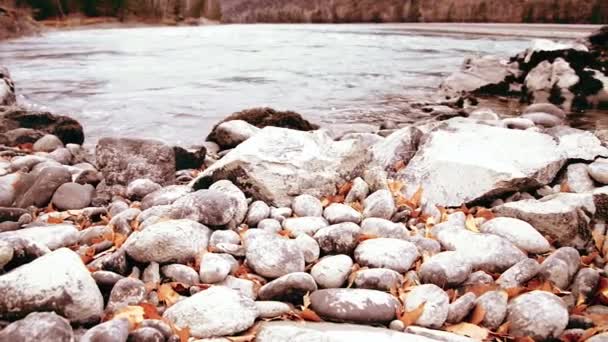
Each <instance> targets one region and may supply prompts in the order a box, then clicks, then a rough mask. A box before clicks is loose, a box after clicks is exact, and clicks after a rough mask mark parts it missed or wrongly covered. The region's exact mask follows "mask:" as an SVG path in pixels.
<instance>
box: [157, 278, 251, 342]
mask: <svg viewBox="0 0 608 342" xmlns="http://www.w3.org/2000/svg"><path fill="white" fill-rule="evenodd" d="M256 317H257V310H256V307H255V304H254V302H253V300H251V299H250V298H247V297H244V296H243V295H241V294H240V293H239V292H237V291H235V290H232V289H229V288H227V287H223V286H213V287H211V288H209V289H207V290H205V291H202V292H199V293H197V294H195V295H193V296H192V297H189V298H186V299H184V300H182V301H180V302H178V303H176V304H174V305H173V306H171V307H170V308H168V309H167V310H166V311H165V313H164V314H163V318H166V319H169V320H170V321H171V322H173V323H174V324H175V325H176V326H177V327H178V328H180V329H183V328H186V327H188V328H189V329H190V335H191V336H192V337H194V338H207V337H214V336H225V335H228V336H232V335H235V334H236V333H239V332H241V331H244V330H247V329H248V328H250V327H251V326H252V325H253V323H254V322H255V319H256Z"/></svg>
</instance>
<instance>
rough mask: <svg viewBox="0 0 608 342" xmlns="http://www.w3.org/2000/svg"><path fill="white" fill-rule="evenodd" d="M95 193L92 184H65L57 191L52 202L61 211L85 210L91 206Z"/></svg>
mask: <svg viewBox="0 0 608 342" xmlns="http://www.w3.org/2000/svg"><path fill="white" fill-rule="evenodd" d="M94 192H95V188H94V187H93V186H92V185H90V184H86V185H81V184H78V183H65V184H62V185H61V186H59V188H58V189H57V191H55V194H54V195H53V198H52V200H51V202H52V203H53V205H54V206H55V207H56V208H57V209H59V210H61V211H63V210H78V209H83V208H86V207H88V206H89V205H90V204H91V200H92V199H93V193H94Z"/></svg>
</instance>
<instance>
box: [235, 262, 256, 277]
mask: <svg viewBox="0 0 608 342" xmlns="http://www.w3.org/2000/svg"><path fill="white" fill-rule="evenodd" d="M249 273H252V270H251V269H250V268H249V267H248V266H247V264H246V263H244V262H243V263H242V264H241V265H240V266H239V268H238V269H237V270H236V272H234V276H235V277H237V278H241V277H242V276H247V275H249Z"/></svg>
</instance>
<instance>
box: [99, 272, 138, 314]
mask: <svg viewBox="0 0 608 342" xmlns="http://www.w3.org/2000/svg"><path fill="white" fill-rule="evenodd" d="M145 296H146V286H145V285H144V283H143V282H142V281H141V280H139V279H134V278H131V277H128V278H123V279H120V280H119V281H118V282H117V283H116V285H114V287H113V288H112V292H111V293H110V298H109V299H108V305H107V306H106V311H107V312H108V313H113V312H115V311H116V310H119V309H122V308H124V307H126V306H129V305H137V304H139V303H141V302H142V301H143V300H144V298H145Z"/></svg>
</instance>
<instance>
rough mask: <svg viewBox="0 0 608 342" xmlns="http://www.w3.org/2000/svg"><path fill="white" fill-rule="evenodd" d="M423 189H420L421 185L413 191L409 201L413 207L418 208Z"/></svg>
mask: <svg viewBox="0 0 608 342" xmlns="http://www.w3.org/2000/svg"><path fill="white" fill-rule="evenodd" d="M423 192H424V191H423V190H422V186H421V187H419V188H418V190H416V192H415V193H414V195H413V196H412V198H411V199H410V201H411V202H412V203H413V204H414V207H415V208H418V207H419V206H420V202H421V201H422V193H423Z"/></svg>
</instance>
